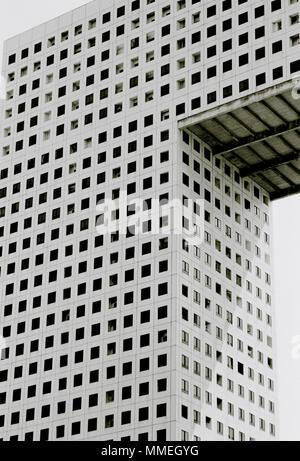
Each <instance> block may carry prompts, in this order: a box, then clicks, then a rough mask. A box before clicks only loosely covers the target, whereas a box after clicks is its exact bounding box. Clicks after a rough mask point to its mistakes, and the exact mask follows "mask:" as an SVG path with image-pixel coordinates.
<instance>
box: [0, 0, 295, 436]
mask: <svg viewBox="0 0 300 461" xmlns="http://www.w3.org/2000/svg"><path fill="white" fill-rule="evenodd" d="M299 5H300V3H299V2H298V0H273V1H269V0H266V1H264V0H224V1H221V0H202V1H200V0H178V1H177V0H159V1H158V0H134V1H132V0H102V1H93V2H91V3H88V4H87V5H85V6H83V7H81V8H78V9H76V10H74V11H71V12H70V13H67V14H65V15H63V16H61V17H59V18H57V19H54V20H52V21H49V22H47V23H45V24H42V25H41V26H38V27H36V28H34V29H32V30H30V31H28V32H25V33H23V34H20V35H18V36H16V37H14V38H12V39H10V40H8V41H7V42H6V45H5V50H4V66H3V76H4V78H5V80H6V82H7V83H6V85H7V88H6V95H5V96H6V100H5V101H3V103H2V108H1V110H2V112H1V146H0V148H1V151H0V267H1V279H0V280H1V293H0V295H1V298H0V303H1V304H0V328H1V329H0V334H1V335H2V341H1V344H2V346H3V347H2V360H1V361H0V437H1V438H2V439H3V440H16V439H17V440H253V439H255V440H275V439H276V377H275V366H274V359H275V341H274V308H273V299H272V285H271V281H272V255H271V253H272V251H271V246H272V242H271V236H272V230H271V224H270V223H271V209H270V201H272V200H273V199H276V198H279V197H284V196H285V195H288V194H292V193H296V192H299V190H300V175H299V171H300V161H299V150H300V136H299V125H300V99H299V94H298V88H299V85H298V83H297V78H296V77H297V76H298V75H299V72H300V60H299V30H298V29H297V27H298V26H297V24H298V23H299ZM124 192H126V195H127V198H128V201H130V203H129V202H128V203H129V204H131V205H132V202H133V201H134V200H142V204H141V207H142V208H143V209H148V210H149V209H150V210H154V211H155V210H156V213H159V220H158V223H159V226H158V227H159V229H158V231H157V229H156V231H155V229H154V228H155V226H154V222H153V220H152V218H149V219H145V220H143V218H141V219H140V221H141V222H139V224H140V225H137V224H138V223H136V225H134V224H132V225H131V226H130V228H128V229H127V228H126V232H125V233H122V232H107V229H106V231H105V232H104V231H103V232H102V233H101V229H100V231H99V229H97V228H96V223H100V227H101V222H102V221H101V219H102V214H101V213H100V212H99V211H98V208H97V204H100V205H101V204H103V203H105V201H107V200H112V201H113V203H119V202H118V200H119V198H120V197H121V196H122V194H124ZM158 200H159V207H158V210H159V212H157V209H156V208H155V207H156V206H157V201H158ZM175 200H177V201H178V200H180V203H182V204H183V208H184V207H186V205H187V204H191V207H192V210H193V213H192V216H190V217H189V219H188V218H184V219H182V226H183V231H182V235H181V234H178V233H175V232H174V228H173V225H172V222H171V215H170V213H169V211H170V209H169V207H168V203H169V204H171V203H174V201H175ZM128 203H127V204H128ZM127 204H126V208H125V209H126V212H127V214H128V215H130V217H131V219H132V220H133V222H134V220H135V218H136V217H137V216H138V215H140V211H141V210H140V209H139V206H138V204H137V205H136V208H135V207H134V206H130V208H127ZM121 205H122V203H121ZM121 205H120V206H121ZM201 205H202V208H203V207H204V214H203V217H202V218H203V222H202V229H199V228H201V225H200V226H198V230H199V232H200V233H201V232H202V231H203V232H204V234H203V235H204V240H203V241H201V239H200V238H199V244H197V242H194V241H193V242H192V243H191V240H190V239H189V238H188V237H186V236H185V235H186V234H185V232H186V230H187V229H188V228H190V229H191V228H192V226H193V223H194V221H195V220H196V219H198V218H199V215H201V211H200V209H201ZM178 209H179V210H180V207H178ZM178 209H177V211H178ZM123 211H124V210H123ZM121 213H122V210H121V209H120V208H119V205H118V206H117V207H116V209H115V210H113V211H112V213H111V216H110V217H112V219H113V220H114V221H115V222H116V223H118V222H119V221H120V214H121ZM153 215H154V216H155V213H154V214H153ZM104 222H105V221H104ZM168 226H170V228H171V230H170V232H166V229H165V228H168ZM103 229H104V226H102V230H103Z"/></svg>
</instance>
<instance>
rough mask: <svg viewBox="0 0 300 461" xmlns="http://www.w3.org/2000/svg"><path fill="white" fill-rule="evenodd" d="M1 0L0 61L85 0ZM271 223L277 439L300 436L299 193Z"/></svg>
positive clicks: (282, 203) (280, 206)
mask: <svg viewBox="0 0 300 461" xmlns="http://www.w3.org/2000/svg"><path fill="white" fill-rule="evenodd" d="M1 3H2V4H1V15H0V59H1V61H0V62H2V55H1V53H2V44H3V41H4V40H5V39H7V38H9V37H11V36H13V35H15V34H18V33H20V32H23V31H24V30H27V29H29V28H31V27H33V26H36V25H38V24H40V23H42V22H45V21H48V20H49V19H52V18H54V17H55V16H59V15H60V14H63V13H65V12H67V11H69V10H71V9H73V8H77V7H79V6H81V5H84V4H85V3H88V2H87V0H51V1H50V2H46V1H41V0H26V1H24V0H9V1H8V0H5V1H2V2H1ZM273 224H274V239H273V246H274V256H275V264H274V267H275V284H274V285H275V298H276V324H277V352H278V361H277V369H278V386H279V406H280V413H279V418H280V439H281V440H297V441H300V300H299V287H300V268H299V265H300V195H298V196H296V197H290V198H286V199H283V200H279V201H277V202H275V203H274V205H273ZM297 336H299V338H297ZM293 340H294V342H295V345H294V346H293V344H292V341H293ZM297 345H298V346H297ZM293 348H294V349H293Z"/></svg>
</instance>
